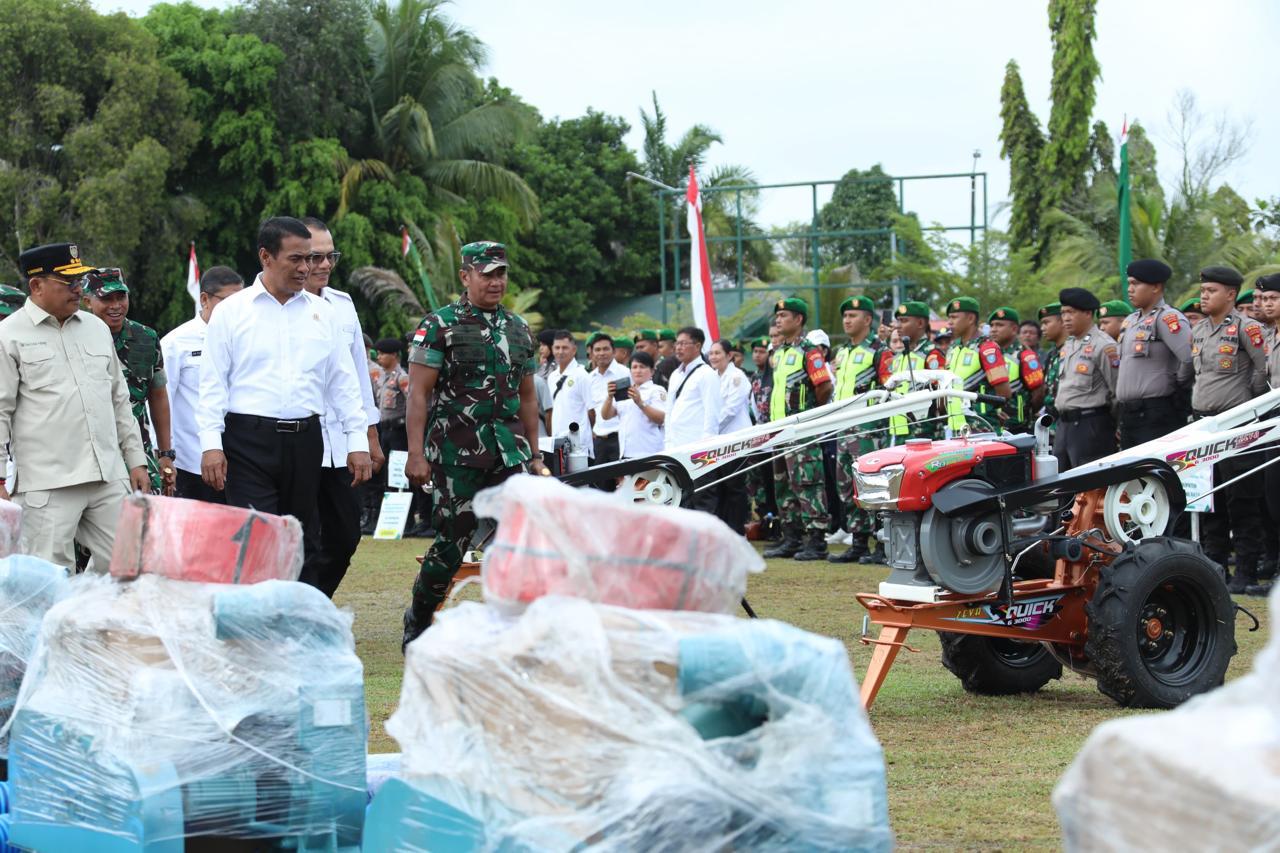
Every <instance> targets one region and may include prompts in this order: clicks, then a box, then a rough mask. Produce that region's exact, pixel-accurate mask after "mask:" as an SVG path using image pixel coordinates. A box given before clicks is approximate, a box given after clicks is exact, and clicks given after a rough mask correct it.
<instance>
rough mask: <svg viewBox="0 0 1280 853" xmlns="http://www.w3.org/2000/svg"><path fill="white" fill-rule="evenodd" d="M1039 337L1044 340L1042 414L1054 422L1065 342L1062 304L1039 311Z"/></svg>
mask: <svg viewBox="0 0 1280 853" xmlns="http://www.w3.org/2000/svg"><path fill="white" fill-rule="evenodd" d="M1039 318H1040V337H1041V338H1042V339H1043V340H1044V344H1043V345H1042V346H1043V347H1044V348H1043V349H1042V350H1041V352H1042V353H1043V355H1044V412H1045V414H1048V415H1051V416H1052V417H1053V418H1054V419H1055V420H1056V419H1057V417H1058V410H1057V409H1056V408H1054V398H1055V397H1057V395H1058V373H1059V370H1060V368H1061V366H1062V347H1063V345H1064V344H1065V343H1066V342H1067V330H1066V329H1064V328H1063V327H1062V304H1061V303H1059V302H1050V303H1049V304H1048V305H1045V306H1044V307H1043V308H1041V309H1040V311H1039Z"/></svg>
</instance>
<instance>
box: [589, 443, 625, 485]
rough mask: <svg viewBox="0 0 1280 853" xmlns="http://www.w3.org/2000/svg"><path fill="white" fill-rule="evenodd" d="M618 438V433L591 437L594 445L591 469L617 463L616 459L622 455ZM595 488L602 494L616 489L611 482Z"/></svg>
mask: <svg viewBox="0 0 1280 853" xmlns="http://www.w3.org/2000/svg"><path fill="white" fill-rule="evenodd" d="M619 436H620V433H616V432H615V433H613V434H612V435H603V436H601V435H593V436H592V437H591V441H592V444H593V445H594V446H593V448H592V453H593V454H594V456H593V457H592V459H591V467H595V466H596V465H607V464H609V463H610V462H617V461H618V458H619V457H620V456H621V455H622V451H621V444H620V443H619ZM596 488H598V489H600V491H602V492H612V491H614V490H615V489H616V488H617V485H616V484H615V483H614V482H613V481H609V482H607V483H600V484H599V485H598V486H596Z"/></svg>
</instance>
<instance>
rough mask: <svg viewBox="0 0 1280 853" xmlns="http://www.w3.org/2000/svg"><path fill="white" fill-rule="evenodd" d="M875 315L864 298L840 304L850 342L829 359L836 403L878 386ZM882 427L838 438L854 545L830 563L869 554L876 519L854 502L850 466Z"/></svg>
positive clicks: (872, 445)
mask: <svg viewBox="0 0 1280 853" xmlns="http://www.w3.org/2000/svg"><path fill="white" fill-rule="evenodd" d="M875 316H876V306H875V303H874V302H872V301H871V300H870V299H869V298H867V297H866V296H850V297H849V298H848V299H846V300H845V301H844V302H842V303H840V318H841V321H842V323H843V324H844V333H845V334H846V335H848V336H849V342H848V343H846V344H842V345H841V346H840V347H839V348H838V349H836V351H835V354H834V355H833V356H832V365H833V366H834V367H835V373H836V382H835V399H837V400H847V399H849V398H850V397H855V396H857V395H858V394H865V393H866V392H868V391H870V390H871V389H873V388H876V387H879V385H880V379H879V377H880V374H881V372H882V371H881V368H882V366H883V364H882V362H883V359H882V355H887V354H888V352H889V351H888V349H887V348H886V347H884V346H883V345H882V344H881V343H880V339H879V338H878V337H876V336H875V335H873V334H871V328H872V323H873V322H874V321H875ZM883 426H884V422H883V421H882V422H879V423H873V424H866V425H864V426H862V427H859V428H858V430H857V431H856V432H850V433H846V434H845V435H842V436H840V438H839V440H838V442H837V445H836V485H837V487H838V490H839V494H840V498H841V500H843V501H844V502H845V505H846V506H847V508H848V509H847V513H848V518H849V532H850V533H852V534H853V542H852V543H851V544H850V545H849V547H848V549H847V550H846V551H845V552H844V553H842V554H832V555H831V556H829V557H827V560H828V561H829V562H832V563H853V562H857V560H858V559H859V558H861V557H862V556H864V555H865V554H866V553H867V551H868V548H867V537H868V536H870V535H871V534H872V533H874V532H875V518H874V517H873V516H872V515H871V513H869V512H867V511H866V510H864V509H861V508H860V507H859V506H858V505H857V504H856V503H854V500H853V466H854V463H855V462H856V461H857V458H858V457H859V456H860V455H862V454H864V453H870V452H871V451H872V450H875V449H876V446H877V443H876V442H875V441H874V440H873V439H872V438H871V437H870V436H871V435H873V434H875V432H876V431H877V430H879V429H880V428H881V427H883Z"/></svg>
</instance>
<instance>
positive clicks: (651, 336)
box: [631, 329, 658, 343]
mask: <svg viewBox="0 0 1280 853" xmlns="http://www.w3.org/2000/svg"><path fill="white" fill-rule="evenodd" d="M631 340H633V341H635V342H636V343H640V342H641V341H655V342H656V341H657V340H658V333H657V332H655V331H654V330H653V329H640V330H639V331H638V332H636V333H635V335H634V336H633V337H632V338H631Z"/></svg>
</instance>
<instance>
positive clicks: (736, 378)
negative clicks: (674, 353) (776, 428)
mask: <svg viewBox="0 0 1280 853" xmlns="http://www.w3.org/2000/svg"><path fill="white" fill-rule="evenodd" d="M707 360H708V361H710V362H711V366H712V367H714V368H715V371H716V373H719V374H720V397H721V399H722V400H723V401H724V404H723V405H722V406H721V408H720V434H721V435H727V434H729V433H731V432H737V431H738V430H740V429H746V428H747V427H749V426H751V412H750V410H749V409H748V404H747V400H748V398H749V397H750V396H751V380H749V379H747V374H745V373H743V372H742V370H741V368H739V367H738V366H737V365H736V364H734V363H733V346H732V344H730V343H729V342H728V341H716V342H715V343H713V344H712V345H711V350H710V351H709V352H708V353H707Z"/></svg>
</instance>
